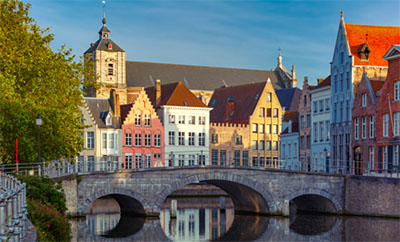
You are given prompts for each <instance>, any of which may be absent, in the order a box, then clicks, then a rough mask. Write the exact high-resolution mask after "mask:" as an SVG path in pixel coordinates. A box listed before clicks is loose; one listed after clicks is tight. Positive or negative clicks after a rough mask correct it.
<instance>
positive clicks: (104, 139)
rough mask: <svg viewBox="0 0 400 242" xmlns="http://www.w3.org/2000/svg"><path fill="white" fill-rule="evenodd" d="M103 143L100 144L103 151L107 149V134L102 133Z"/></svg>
mask: <svg viewBox="0 0 400 242" xmlns="http://www.w3.org/2000/svg"><path fill="white" fill-rule="evenodd" d="M102 138H103V142H102V147H103V149H107V134H106V133H103V137H102Z"/></svg>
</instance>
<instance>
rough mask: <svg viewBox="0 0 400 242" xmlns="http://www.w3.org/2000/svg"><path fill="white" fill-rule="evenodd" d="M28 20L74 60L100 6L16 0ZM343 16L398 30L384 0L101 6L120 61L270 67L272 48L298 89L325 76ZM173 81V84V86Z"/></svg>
mask: <svg viewBox="0 0 400 242" xmlns="http://www.w3.org/2000/svg"><path fill="white" fill-rule="evenodd" d="M24 2H29V3H31V4H32V7H31V10H30V16H31V17H33V18H35V19H36V21H37V22H38V24H39V25H40V26H42V27H50V32H51V33H54V34H55V40H54V42H53V43H52V48H53V49H58V48H59V47H60V46H61V45H63V44H65V45H66V46H67V47H68V48H72V50H73V53H74V54H75V55H77V56H81V55H82V53H83V52H84V51H85V50H86V49H87V48H88V47H89V45H90V43H91V42H95V41H96V40H97V39H98V33H97V32H98V31H99V30H100V28H101V25H102V24H101V20H102V17H103V7H102V1H101V0H79V1H78V0H69V1H67V0H28V1H27V0H24ZM340 11H344V19H345V22H346V23H352V24H369V25H390V26H400V1H398V0H396V1H392V0H379V1H378V0H375V1H371V0H335V1H331V0H315V1H314V0H291V1H279V0H270V1H256V0H247V1H243V0H225V1H223V0H202V1H200V0H186V1H185V0H180V1H176V0H175V1H174V0H172V1H171V0H106V18H107V27H108V28H109V29H110V30H111V39H112V40H113V41H114V42H116V43H117V44H118V45H119V46H120V47H121V48H122V49H124V50H125V51H126V56H127V60H131V61H147V62H162V63H175V64H190V65H205V66H218V67H233V68H248V69H264V70H269V69H274V68H275V67H276V64H277V56H278V48H281V49H282V50H281V55H282V56H283V64H284V65H285V66H286V68H287V69H288V70H290V69H291V66H292V64H295V65H296V75H297V78H298V79H299V83H298V85H297V86H298V87H300V88H301V86H302V81H303V79H304V76H308V77H309V80H310V82H311V83H312V84H314V83H316V79H317V78H319V77H321V78H324V77H326V76H328V75H329V72H330V64H329V63H330V61H331V59H332V54H333V48H334V44H335V41H336V34H337V29H338V25H339V21H340ZM178 81H179V80H178Z"/></svg>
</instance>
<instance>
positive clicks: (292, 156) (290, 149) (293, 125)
mask: <svg viewBox="0 0 400 242" xmlns="http://www.w3.org/2000/svg"><path fill="white" fill-rule="evenodd" d="M283 122H284V123H287V125H286V126H285V128H284V129H282V130H283V131H282V132H281V134H280V136H279V138H280V144H281V163H282V164H283V168H285V169H289V170H295V171H300V162H299V123H298V113H297V112H294V111H286V112H285V113H284V118H283Z"/></svg>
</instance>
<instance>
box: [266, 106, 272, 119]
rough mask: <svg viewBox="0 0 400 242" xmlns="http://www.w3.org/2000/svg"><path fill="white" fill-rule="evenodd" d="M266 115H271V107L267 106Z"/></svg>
mask: <svg viewBox="0 0 400 242" xmlns="http://www.w3.org/2000/svg"><path fill="white" fill-rule="evenodd" d="M267 117H268V118H270V117H271V109H270V108H267Z"/></svg>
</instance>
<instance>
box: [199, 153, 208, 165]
mask: <svg viewBox="0 0 400 242" xmlns="http://www.w3.org/2000/svg"><path fill="white" fill-rule="evenodd" d="M198 163H199V166H204V165H206V156H205V155H198Z"/></svg>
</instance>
